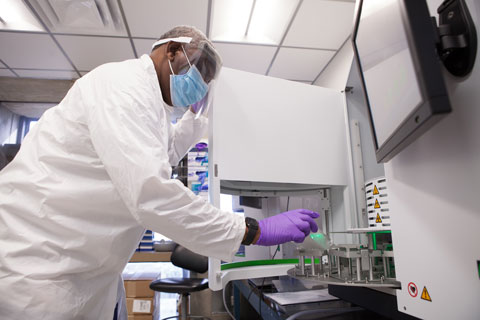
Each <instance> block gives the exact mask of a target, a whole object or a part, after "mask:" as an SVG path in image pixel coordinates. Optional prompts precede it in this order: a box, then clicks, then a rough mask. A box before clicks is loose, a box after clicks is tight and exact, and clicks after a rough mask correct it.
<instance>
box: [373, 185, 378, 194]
mask: <svg viewBox="0 0 480 320" xmlns="http://www.w3.org/2000/svg"><path fill="white" fill-rule="evenodd" d="M373 194H379V192H378V189H377V186H373Z"/></svg>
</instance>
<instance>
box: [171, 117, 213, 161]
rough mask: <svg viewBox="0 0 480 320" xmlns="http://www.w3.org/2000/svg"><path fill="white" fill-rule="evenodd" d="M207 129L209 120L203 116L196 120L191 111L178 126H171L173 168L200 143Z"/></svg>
mask: <svg viewBox="0 0 480 320" xmlns="http://www.w3.org/2000/svg"><path fill="white" fill-rule="evenodd" d="M207 128H208V119H207V118H205V117H203V116H201V117H199V118H198V119H195V114H194V113H193V112H191V111H190V110H187V112H185V114H184V115H183V117H182V119H180V121H178V122H177V123H176V124H170V137H171V139H170V145H169V147H168V157H169V159H170V164H171V165H172V166H176V165H177V164H178V162H179V161H180V160H181V159H182V158H183V157H184V156H185V154H186V153H187V152H188V150H190V149H191V148H192V147H193V145H194V144H195V143H198V142H199V141H200V139H201V138H202V137H203V136H204V134H205V133H206V131H207Z"/></svg>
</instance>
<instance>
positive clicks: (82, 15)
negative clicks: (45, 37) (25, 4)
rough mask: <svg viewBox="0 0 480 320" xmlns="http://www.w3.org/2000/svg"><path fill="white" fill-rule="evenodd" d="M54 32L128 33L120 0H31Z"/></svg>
mask: <svg viewBox="0 0 480 320" xmlns="http://www.w3.org/2000/svg"><path fill="white" fill-rule="evenodd" d="M30 1H31V4H32V6H33V7H34V8H35V10H36V11H37V12H38V14H39V15H40V16H41V18H42V20H43V21H44V22H45V23H46V24H47V26H48V27H49V28H50V31H51V32H53V33H74V34H99V35H124V36H125V35H126V31H125V26H124V24H123V19H122V16H121V14H120V9H119V7H118V2H117V1H116V0H82V1H65V0H30Z"/></svg>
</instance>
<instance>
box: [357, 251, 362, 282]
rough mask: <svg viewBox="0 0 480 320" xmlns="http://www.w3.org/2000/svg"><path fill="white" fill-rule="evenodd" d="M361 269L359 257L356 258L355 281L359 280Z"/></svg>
mask: <svg viewBox="0 0 480 320" xmlns="http://www.w3.org/2000/svg"><path fill="white" fill-rule="evenodd" d="M361 275H362V271H361V266H360V257H358V258H357V281H361V280H362V278H361Z"/></svg>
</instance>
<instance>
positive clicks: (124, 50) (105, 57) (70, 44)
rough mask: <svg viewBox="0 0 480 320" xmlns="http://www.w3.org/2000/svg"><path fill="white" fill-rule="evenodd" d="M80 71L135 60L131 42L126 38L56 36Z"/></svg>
mask: <svg viewBox="0 0 480 320" xmlns="http://www.w3.org/2000/svg"><path fill="white" fill-rule="evenodd" d="M55 37H56V38H57V40H58V42H60V45H61V46H62V48H63V49H64V50H65V52H67V54H68V56H69V57H70V59H71V60H72V61H73V63H74V64H75V66H76V67H77V69H79V70H85V71H88V70H92V69H93V68H95V67H97V66H99V65H101V64H104V63H107V62H114V61H123V60H127V59H132V58H134V55H133V50H132V46H131V44H130V40H128V39H126V38H109V37H87V36H55Z"/></svg>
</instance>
